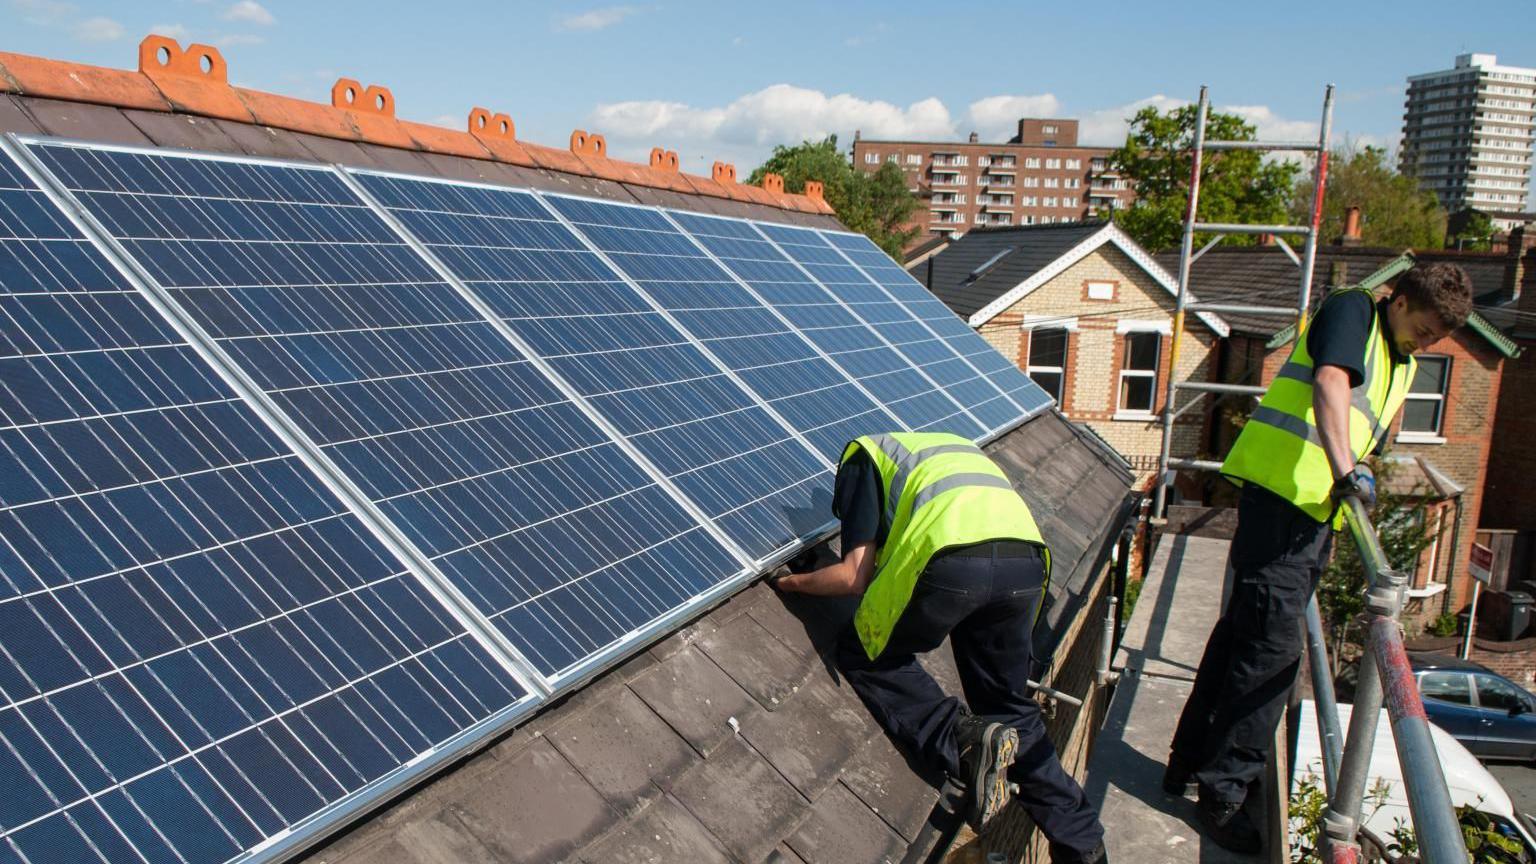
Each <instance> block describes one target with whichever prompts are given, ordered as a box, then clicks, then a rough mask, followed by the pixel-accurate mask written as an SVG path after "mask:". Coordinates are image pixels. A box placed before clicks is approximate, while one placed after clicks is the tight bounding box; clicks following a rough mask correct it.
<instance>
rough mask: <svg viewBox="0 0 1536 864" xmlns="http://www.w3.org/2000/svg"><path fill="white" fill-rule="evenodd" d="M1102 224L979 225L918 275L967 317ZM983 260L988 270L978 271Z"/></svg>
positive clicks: (1036, 271)
mask: <svg viewBox="0 0 1536 864" xmlns="http://www.w3.org/2000/svg"><path fill="white" fill-rule="evenodd" d="M1103 228H1104V223H1103V222H1069V223H1060V224H1054V225H1020V226H1016V227H1012V228H977V229H974V230H971V231H967V232H966V233H965V234H964V235H963V236H962V237H961V238H960V239H959V240H956V241H955V242H954V243H951V244H950V245H949V247H948V248H946V249H945V250H944V251H942V252H940V253H938V254H937V255H935V256H933V257H932V258H930V259H928V260H927V261H925V262H923V264H921V265H919V266H918V267H917V268H916V269H915V271H914V273H913V275H914V276H915V277H916V278H917V279H918V281H920V282H923V283H924V284H926V285H927V286H928V290H930V291H932V292H933V293H934V295H935V296H937V297H938V298H939V299H940V300H943V301H944V303H945V304H946V305H947V306H949V308H950V309H952V310H954V312H955V314H956V315H959V316H960V317H962V318H967V317H970V316H971V315H973V314H975V313H976V312H978V311H980V310H981V309H982V308H983V307H984V306H986V305H987V304H988V303H991V302H992V301H993V300H996V299H997V298H999V297H1001V296H1003V295H1004V294H1006V293H1008V292H1009V291H1010V290H1012V289H1013V288H1014V287H1015V286H1017V285H1018V284H1019V283H1021V282H1024V281H1025V280H1027V279H1029V277H1031V276H1033V275H1035V274H1036V273H1038V272H1040V271H1041V270H1042V269H1044V268H1045V267H1047V266H1049V265H1050V264H1051V262H1053V261H1055V260H1056V259H1057V258H1060V257H1061V256H1062V255H1064V254H1066V253H1067V252H1068V251H1069V250H1070V249H1072V247H1074V246H1076V245H1077V244H1079V243H1081V242H1083V241H1084V240H1087V239H1088V238H1089V237H1092V236H1093V235H1094V234H1097V233H1098V232H1099V231H1101V230H1103ZM999 255H1001V256H1002V257H997V256H999ZM994 258H996V260H995V261H994V260H993V259H994ZM989 262H990V264H989ZM983 265H987V266H986V269H985V270H983V271H982V272H981V273H979V274H977V273H976V270H977V269H978V268H980V267H982V266H983Z"/></svg>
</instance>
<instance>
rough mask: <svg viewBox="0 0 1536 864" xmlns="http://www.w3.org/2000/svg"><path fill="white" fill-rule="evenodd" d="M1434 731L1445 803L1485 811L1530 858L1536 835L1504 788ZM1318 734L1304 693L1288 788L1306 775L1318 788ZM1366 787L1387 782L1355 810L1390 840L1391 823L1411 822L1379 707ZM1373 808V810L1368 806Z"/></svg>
mask: <svg viewBox="0 0 1536 864" xmlns="http://www.w3.org/2000/svg"><path fill="white" fill-rule="evenodd" d="M1350 708H1351V706H1349V705H1340V706H1339V734H1340V735H1346V736H1347V735H1348V734H1349V714H1350ZM1429 728H1430V733H1431V734H1432V735H1433V736H1434V741H1435V751H1436V752H1437V753H1438V754H1439V755H1440V767H1441V770H1443V771H1444V772H1445V783H1446V786H1447V787H1449V789H1450V792H1451V804H1453V805H1454V806H1457V807H1460V806H1462V805H1464V804H1471V805H1472V806H1473V807H1476V808H1477V809H1478V810H1480V811H1482V812H1483V813H1486V814H1487V815H1488V816H1489V817H1490V818H1491V819H1492V820H1493V822H1494V824H1496V825H1498V826H1499V830H1500V831H1502V832H1503V833H1504V834H1505V835H1506V836H1509V837H1516V838H1518V839H1519V840H1520V842H1521V843H1522V844H1523V845H1524V846H1525V852H1524V856H1523V860H1525V861H1526V862H1532V864H1536V836H1533V834H1532V831H1531V827H1530V825H1529V821H1528V818H1527V817H1524V816H1522V815H1520V814H1517V813H1516V812H1515V808H1514V805H1513V804H1512V803H1511V802H1510V798H1509V793H1508V792H1506V791H1504V787H1503V786H1500V785H1499V781H1498V780H1496V779H1494V776H1493V775H1492V774H1489V773H1488V769H1486V768H1484V767H1483V763H1481V762H1479V761H1477V757H1475V756H1473V755H1472V754H1471V753H1470V752H1469V751H1468V750H1467V748H1465V747H1463V746H1462V745H1461V744H1460V742H1458V741H1457V740H1456V739H1455V738H1452V737H1451V735H1450V733H1448V732H1446V731H1445V730H1444V729H1441V728H1440V727H1438V726H1435V725H1433V724H1431V725H1430V727H1429ZM1321 740H1322V739H1321V736H1320V735H1319V734H1318V731H1317V712H1316V710H1315V708H1314V705H1313V702H1312V700H1310V699H1303V700H1302V701H1301V712H1300V716H1299V718H1298V721H1297V728H1296V742H1295V744H1296V746H1295V750H1294V752H1295V754H1296V756H1295V765H1294V767H1293V768H1292V772H1291V781H1292V782H1291V789H1292V790H1293V791H1294V790H1295V789H1296V788H1297V786H1299V785H1300V783H1301V781H1302V780H1304V779H1306V778H1307V777H1308V776H1309V775H1310V776H1311V777H1313V778H1316V779H1315V782H1316V785H1317V787H1318V788H1319V789H1322V788H1323V779H1322V778H1323V751H1322V744H1321ZM1366 776H1367V778H1368V779H1367V781H1366V789H1367V791H1369V790H1370V789H1371V788H1372V787H1375V786H1376V785H1378V781H1380V782H1382V783H1384V784H1385V785H1386V787H1387V794H1386V798H1385V800H1384V801H1383V802H1382V804H1381V806H1380V807H1375V803H1374V802H1370V803H1368V804H1367V805H1366V808H1365V810H1364V812H1363V813H1362V814H1361V815H1362V816H1363V817H1365V820H1366V821H1365V827H1366V828H1367V829H1369V830H1370V831H1372V832H1373V833H1375V834H1376V836H1378V837H1380V838H1382V839H1384V840H1390V839H1391V836H1392V829H1393V828H1395V827H1396V826H1397V825H1398V824H1399V823H1401V824H1404V825H1411V824H1413V820H1412V818H1411V816H1410V815H1409V811H1408V793H1407V789H1406V788H1405V787H1404V785H1403V770H1402V767H1401V766H1400V765H1399V764H1398V761H1397V748H1396V746H1395V745H1394V744H1393V742H1392V722H1391V719H1390V718H1389V717H1388V716H1387V712H1386V711H1385V710H1383V711H1382V712H1381V722H1380V723H1378V724H1377V726H1376V746H1375V748H1374V750H1373V751H1372V753H1371V769H1370V773H1368V774H1367V775H1366ZM1373 807H1374V808H1375V809H1374V811H1373V809H1372V808H1373Z"/></svg>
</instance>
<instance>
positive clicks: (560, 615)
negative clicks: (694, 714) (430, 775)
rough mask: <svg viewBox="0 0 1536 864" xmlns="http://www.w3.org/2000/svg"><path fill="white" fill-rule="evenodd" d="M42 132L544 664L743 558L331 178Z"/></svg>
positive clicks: (144, 260) (449, 572)
mask: <svg viewBox="0 0 1536 864" xmlns="http://www.w3.org/2000/svg"><path fill="white" fill-rule="evenodd" d="M32 146H33V149H34V152H36V153H37V154H38V155H39V157H40V158H41V159H42V161H43V162H44V163H46V164H47V165H48V167H49V168H50V169H51V170H52V171H53V172H54V174H55V175H56V176H58V177H59V178H60V180H61V182H63V183H64V185H65V186H66V187H67V188H69V189H70V190H71V191H72V192H73V194H74V195H75V197H76V198H77V199H78V200H79V201H80V202H81V203H82V204H83V205H84V206H85V207H86V208H87V209H88V210H89V211H90V212H91V213H92V214H93V215H95V216H96V218H97V219H98V220H99V221H100V222H101V223H102V224H103V225H104V226H105V229H106V230H107V231H108V232H109V233H110V234H111V235H112V236H113V237H114V238H115V239H116V240H117V241H118V242H119V243H120V244H121V245H122V246H123V248H125V249H126V250H127V252H128V254H129V255H130V256H131V257H132V258H133V259H134V260H136V261H137V262H138V263H139V264H140V265H141V266H142V267H143V268H144V269H145V270H146V271H147V272H148V273H149V274H151V276H152V277H153V278H154V279H155V280H156V281H157V282H159V283H160V284H161V285H162V286H164V287H165V288H166V289H167V291H168V293H169V294H170V295H171V296H172V297H173V299H174V300H175V301H176V302H177V303H178V304H180V305H181V306H182V307H183V308H184V309H186V310H187V312H188V313H189V314H190V315H191V316H192V317H193V318H194V319H195V320H196V321H197V322H198V323H199V324H200V325H201V326H202V327H203V328H204V329H205V330H206V331H207V332H208V333H209V334H210V336H211V337H212V338H213V339H214V341H215V342H216V343H217V344H218V345H220V346H221V347H222V348H223V349H224V350H225V351H227V352H228V353H229V355H230V356H231V357H233V358H234V360H235V362H236V363H237V364H238V365H239V366H240V367H241V368H242V369H243V370H244V371H245V372H246V373H247V374H248V375H249V376H250V377H251V378H252V379H253V380H254V381H255V383H256V385H257V386H258V387H260V388H261V389H262V390H263V391H265V393H267V394H268V395H269V396H270V397H271V399H272V400H273V401H274V402H275V403H276V404H277V405H278V406H279V407H280V408H281V409H282V410H283V411H284V412H286V414H287V415H288V416H289V417H291V418H292V419H293V420H294V421H295V422H296V423H297V424H298V425H299V427H300V428H301V429H302V430H303V432H304V433H305V434H307V435H308V436H309V437H310V439H311V440H313V441H314V442H316V443H317V444H318V445H319V446H320V448H321V450H322V451H323V452H324V453H325V454H326V455H328V456H329V457H330V458H331V459H332V460H334V462H335V463H336V464H337V465H339V466H340V467H341V469H342V470H343V471H344V472H345V473H346V474H347V475H348V476H349V477H350V478H351V479H352V481H353V482H355V483H356V484H357V486H358V487H359V488H360V489H361V490H362V493H363V494H364V495H365V496H366V497H367V498H368V499H370V500H371V501H373V502H374V503H375V504H376V505H377V506H378V508H379V509H380V510H381V511H382V512H383V513H384V514H385V515H386V516H387V517H388V518H389V519H391V520H393V522H394V523H395V524H396V525H397V526H399V528H400V529H402V530H403V532H404V533H405V534H406V536H407V537H409V539H410V540H411V541H412V542H413V543H414V544H415V546H416V547H417V548H418V549H420V550H421V551H422V552H423V553H424V554H425V555H426V556H427V557H428V558H429V559H431V561H432V562H433V563H434V564H435V566H436V567H437V568H438V569H439V570H440V571H441V572H442V573H443V574H444V575H445V576H446V577H447V579H448V580H449V581H450V582H451V583H452V585H453V586H454V587H456V588H457V589H458V590H459V591H460V592H462V594H463V595H464V596H465V597H466V598H468V600H469V601H470V602H471V603H472V604H473V605H474V607H475V609H476V610H478V611H479V612H480V613H482V614H483V615H485V616H486V617H487V618H489V619H490V620H491V622H492V623H493V624H494V626H495V627H496V628H497V629H498V630H499V631H500V632H501V633H502V634H503V635H504V636H505V637H506V638H507V639H508V640H509V641H510V642H511V643H512V644H513V645H515V646H516V647H517V648H518V649H519V650H521V651H522V653H523V654H524V655H525V656H526V657H527V658H528V659H529V660H530V662H531V663H532V664H533V665H534V666H535V667H536V668H537V670H538V671H539V672H541V673H543V674H545V675H546V676H551V677H555V676H558V675H561V674H563V673H566V672H568V671H569V670H571V669H572V667H573V666H575V665H576V664H579V663H581V662H583V661H584V660H586V659H587V658H588V657H590V656H592V655H593V654H594V653H595V652H600V651H604V650H609V649H611V648H612V647H613V646H614V645H615V644H616V643H618V642H619V640H622V639H623V638H625V637H626V636H629V635H631V634H632V633H633V632H634V631H635V630H636V629H637V628H641V627H643V626H644V625H645V624H647V623H648V622H650V621H652V620H654V619H655V618H656V617H657V616H659V615H662V614H665V613H667V612H669V611H670V610H673V609H675V608H676V607H677V606H679V605H680V604H682V603H684V602H686V601H687V600H688V599H690V598H691V597H693V596H695V595H697V594H698V593H699V592H701V591H703V590H705V589H706V588H709V587H710V586H713V585H715V584H717V583H718V582H719V581H720V580H721V579H722V578H723V574H728V573H731V572H734V571H736V570H738V569H739V568H738V566H737V564H736V562H735V560H734V559H733V557H732V556H731V555H730V554H729V553H728V552H727V551H726V550H725V549H724V547H723V546H721V545H720V544H719V543H718V542H717V541H716V540H715V539H714V537H713V536H712V535H710V534H709V533H708V532H707V531H706V530H704V529H703V528H702V527H701V526H700V525H699V523H698V522H697V521H696V520H694V519H693V518H692V516H691V515H689V514H688V513H687V511H686V510H684V509H683V508H682V507H681V506H680V505H679V504H678V503H677V502H676V501H675V499H673V498H672V497H671V496H670V495H669V494H668V493H667V492H666V491H665V490H663V489H662V488H661V487H660V486H658V485H657V484H656V483H655V482H653V481H652V480H651V478H650V477H649V476H648V475H647V474H646V473H645V472H644V471H642V469H641V468H640V467H639V465H638V464H636V463H635V462H634V460H632V459H631V458H629V456H628V455H627V454H625V453H624V452H623V451H622V450H620V449H619V447H618V446H617V445H616V444H615V443H614V442H613V440H612V439H611V438H610V437H609V436H607V435H606V434H605V433H604V432H603V431H602V430H601V429H599V428H598V427H597V425H596V424H594V423H593V422H592V421H591V420H590V418H588V417H587V415H586V414H584V413H583V412H582V411H581V410H580V409H579V407H578V406H576V405H574V404H573V403H571V402H570V401H569V400H568V399H566V398H565V397H564V396H563V395H562V394H561V393H560V392H559V391H558V390H557V389H556V388H555V387H554V386H553V385H552V384H551V383H550V382H549V380H548V379H547V378H545V377H544V376H543V374H542V373H541V372H539V370H538V369H536V368H535V367H534V366H533V364H531V363H530V362H529V361H528V360H527V358H525V357H523V356H522V355H521V354H519V353H518V352H517V350H516V349H515V348H514V347H513V345H512V343H511V342H509V341H508V340H507V339H506V338H505V337H504V336H502V335H501V334H500V333H499V332H498V331H497V330H496V329H495V327H494V326H493V325H492V324H491V323H490V322H489V321H487V320H485V319H484V318H483V317H481V315H480V314H479V313H478V312H477V311H476V309H475V308H474V307H473V306H472V305H471V304H470V303H468V302H467V301H466V300H465V299H464V298H463V296H462V295H460V294H459V292H458V291H457V289H455V288H454V287H453V286H451V285H449V284H447V283H445V282H443V281H442V280H440V279H439V278H438V277H437V275H436V273H435V272H434V271H433V270H432V269H431V268H430V267H429V265H428V264H427V263H426V262H425V260H423V259H422V258H421V257H420V255H419V254H418V253H417V252H416V251H415V250H414V249H412V248H411V247H410V246H409V245H407V244H406V243H405V242H403V241H402V240H401V239H400V238H399V237H398V235H396V234H395V233H394V232H393V231H392V229H391V228H390V227H389V226H388V225H387V224H386V223H385V221H384V220H383V219H382V218H381V217H380V216H379V215H378V214H377V213H376V212H375V211H374V210H373V209H372V208H370V207H368V206H366V205H365V204H364V203H363V202H362V201H361V199H359V198H358V197H357V196H356V194H355V193H354V192H353V191H352V190H351V189H350V188H349V187H348V186H347V185H346V183H345V182H344V180H343V179H342V178H341V177H340V176H339V175H337V174H336V173H334V172H333V171H330V170H328V169H307V168H300V167H295V166H289V165H279V164H270V163H257V162H250V161H241V160H233V159H209V158H190V157H181V156H175V155H168V154H161V153H143V152H133V151H126V150H120V149H98V148H84V147H73V146H63V145H32Z"/></svg>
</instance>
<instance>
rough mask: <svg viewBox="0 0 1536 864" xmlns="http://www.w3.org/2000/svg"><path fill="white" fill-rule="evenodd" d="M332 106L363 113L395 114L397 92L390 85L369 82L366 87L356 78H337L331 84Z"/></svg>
mask: <svg viewBox="0 0 1536 864" xmlns="http://www.w3.org/2000/svg"><path fill="white" fill-rule="evenodd" d="M331 107H332V108H345V109H347V110H349V111H357V112H359V113H362V114H378V115H379V116H381V117H393V116H395V94H393V93H391V92H389V88H388V87H380V86H379V85H377V84H369V85H368V86H367V87H366V88H365V87H363V85H362V84H361V83H360V82H359V81H358V80H357V79H355V78H337V79H336V83H335V84H332V85H331Z"/></svg>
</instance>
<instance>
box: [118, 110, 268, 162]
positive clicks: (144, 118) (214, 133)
mask: <svg viewBox="0 0 1536 864" xmlns="http://www.w3.org/2000/svg"><path fill="white" fill-rule="evenodd" d="M123 116H124V117H127V118H128V121H129V122H130V123H132V124H133V125H134V126H136V127H138V130H139V131H140V132H143V133H144V134H145V135H147V136H148V137H149V139H150V140H151V141H154V142H155V144H156V145H157V146H159V147H176V148H180V149H182V150H213V151H215V152H219V153H239V152H240V147H239V145H238V144H236V143H235V142H234V141H233V140H232V139H231V138H230V137H229V133H227V132H225V131H224V129H223V128H222V127H220V126H219V125H218V124H217V123H215V122H213V121H212V120H209V119H208V118H206V117H194V116H192V115H190V114H167V113H165V112H164V111H140V110H137V109H133V108H125V109H123Z"/></svg>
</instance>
